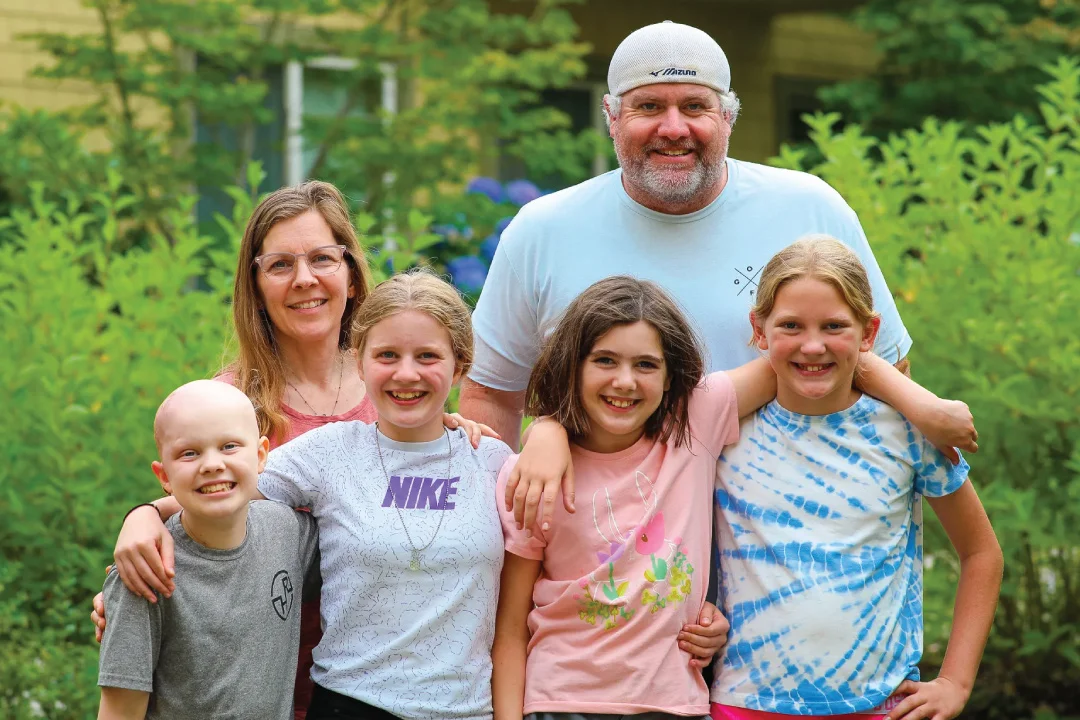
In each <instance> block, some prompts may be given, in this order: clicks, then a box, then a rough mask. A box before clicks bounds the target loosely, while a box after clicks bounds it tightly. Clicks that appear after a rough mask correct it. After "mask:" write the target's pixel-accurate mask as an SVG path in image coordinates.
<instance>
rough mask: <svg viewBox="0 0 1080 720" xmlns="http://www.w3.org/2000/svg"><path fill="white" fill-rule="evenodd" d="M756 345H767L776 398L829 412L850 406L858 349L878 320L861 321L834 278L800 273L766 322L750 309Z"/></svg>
mask: <svg viewBox="0 0 1080 720" xmlns="http://www.w3.org/2000/svg"><path fill="white" fill-rule="evenodd" d="M751 322H752V323H753V324H754V334H755V337H756V338H757V345H758V347H759V348H760V349H762V350H768V351H769V361H770V362H771V363H772V366H773V369H774V370H775V371H776V380H777V392H776V399H777V400H778V401H779V402H780V404H781V405H783V406H784V407H785V408H787V409H788V410H791V411H793V412H798V413H802V414H804V415H827V414H829V413H833V412H838V411H840V410H843V409H845V408H847V407H850V406H851V404H852V403H853V402H855V400H857V399H858V397H859V394H858V392H856V391H855V390H854V388H853V386H852V383H853V380H854V375H855V367H856V365H857V364H858V361H859V353H860V352H865V351H868V350H870V349H871V348H873V346H874V338H875V336H876V335H877V330H878V325H879V324H880V321H879V319H878V318H874V319H873V320H871V321H870V322H869V323H867V324H865V325H863V323H861V322H859V320H858V319H857V318H856V317H855V313H854V311H853V310H852V309H851V307H850V306H849V305H848V304H847V302H845V300H844V296H843V295H842V294H841V293H840V291H839V290H838V289H837V288H836V287H835V286H833V285H832V284H830V283H827V282H823V281H821V280H817V279H815V278H800V279H798V280H793V281H791V282H788V283H785V284H784V285H783V286H782V287H781V288H780V290H779V291H778V292H777V293H776V301H775V303H774V305H773V310H772V313H771V314H770V315H769V317H767V318H766V319H765V322H764V323H763V324H762V325H759V324H758V323H757V320H756V318H754V317H753V315H752V314H751Z"/></svg>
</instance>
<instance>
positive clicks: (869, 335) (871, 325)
mask: <svg viewBox="0 0 1080 720" xmlns="http://www.w3.org/2000/svg"><path fill="white" fill-rule="evenodd" d="M880 329H881V318H880V317H876V318H870V320H869V321H867V323H866V326H865V327H863V339H862V342H861V343H860V344H859V350H860V351H861V352H870V351H871V350H873V349H874V341H875V340H877V334H878V330H880Z"/></svg>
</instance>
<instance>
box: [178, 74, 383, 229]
mask: <svg viewBox="0 0 1080 720" xmlns="http://www.w3.org/2000/svg"><path fill="white" fill-rule="evenodd" d="M355 67H356V61H355V60H352V59H349V58H339V57H323V58H315V59H313V60H309V61H308V62H306V63H300V62H295V61H294V62H289V63H287V64H286V65H285V66H284V67H278V68H277V69H275V70H273V71H271V72H268V73H267V82H268V84H269V92H268V93H267V96H266V98H265V101H264V103H265V104H264V106H265V107H266V108H267V109H269V110H271V111H272V112H273V119H272V120H271V122H269V123H267V124H264V125H260V126H258V127H256V128H255V136H254V138H253V141H254V142H253V148H252V159H254V160H257V161H259V162H261V163H262V166H263V170H264V171H265V172H266V178H265V179H264V180H263V184H262V187H261V188H260V190H261V191H263V192H266V191H268V190H273V189H276V188H279V187H282V186H283V185H296V184H297V183H300V182H303V181H304V180H306V179H307V178H308V171H310V170H311V167H312V165H313V164H314V162H315V159H316V156H317V154H318V151H319V148H318V147H314V146H309V145H307V144H305V143H304V138H303V135H302V132H303V124H304V118H305V117H309V118H310V117H312V116H315V117H332V116H334V115H336V114H337V113H338V112H340V110H341V109H342V107H344V105H345V103H346V101H347V95H348V89H347V86H346V83H345V76H344V74H343V73H344V72H346V71H349V70H352V69H353V68H355ZM362 97H363V98H365V101H362V102H359V103H357V104H356V107H354V108H353V109H351V110H350V113H351V114H356V115H363V114H364V113H366V112H368V110H369V108H370V104H371V103H370V100H367V99H370V98H377V100H375V102H380V103H381V105H382V107H383V108H384V109H386V110H389V111H391V112H393V111H394V110H396V108H397V82H396V75H395V72H394V68H393V66H392V65H389V64H386V65H384V66H383V67H382V80H381V83H376V87H372V88H371V89H370V91H368V89H365V92H363V93H362ZM195 140H196V142H197V143H214V144H216V145H219V146H221V147H223V148H225V149H226V150H231V151H235V150H237V149H239V138H238V137H237V133H236V131H235V129H233V128H230V127H225V126H221V125H217V124H208V123H204V122H198V121H197V122H196V129H195ZM231 212H232V201H231V200H230V199H229V197H228V196H227V195H225V193H223V192H222V191H221V189H220V188H215V187H200V188H199V206H198V219H199V223H200V224H201V225H202V226H203V227H211V226H212V225H213V224H214V221H213V218H214V214H215V213H221V214H223V215H225V216H226V217H227V216H229V215H230V213H231Z"/></svg>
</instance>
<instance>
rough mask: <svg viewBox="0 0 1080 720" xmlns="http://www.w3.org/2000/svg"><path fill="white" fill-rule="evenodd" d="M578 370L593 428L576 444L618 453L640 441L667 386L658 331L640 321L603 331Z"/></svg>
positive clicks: (585, 404) (583, 405)
mask: <svg viewBox="0 0 1080 720" xmlns="http://www.w3.org/2000/svg"><path fill="white" fill-rule="evenodd" d="M580 373H581V379H580V383H579V387H580V392H581V405H582V407H583V408H584V410H585V414H586V415H587V416H588V418H589V432H588V434H587V435H586V436H585V437H582V438H578V439H577V440H576V442H577V443H578V444H579V445H581V446H582V447H583V448H585V449H586V450H592V451H594V452H604V453H610V452H618V451H619V450H624V449H626V448H628V447H630V446H631V445H633V444H634V443H635V442H637V441H638V439H639V438H640V437H641V436H642V434H644V432H645V423H646V421H647V420H648V419H649V417H650V416H651V415H652V414H653V413H654V412H656V409H657V408H658V407H660V401H661V400H663V398H664V392H665V391H666V390H667V389H668V387H669V381H668V374H667V366H666V363H665V362H664V349H663V346H662V345H661V343H660V333H658V332H657V331H656V328H654V327H653V326H652V325H650V324H649V323H647V322H643V321H640V320H639V321H638V322H635V323H632V324H629V325H616V326H615V327H613V328H612V329H611V330H609V331H607V332H606V333H604V334H603V335H601V336H600V337H599V338H598V339H597V341H596V343H595V344H594V345H593V347H592V350H591V351H590V352H589V354H588V355H586V356H585V359H584V360H583V361H582V364H581V369H580Z"/></svg>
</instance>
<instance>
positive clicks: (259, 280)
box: [254, 210, 355, 344]
mask: <svg viewBox="0 0 1080 720" xmlns="http://www.w3.org/2000/svg"><path fill="white" fill-rule="evenodd" d="M335 244H337V240H335V238H334V233H333V231H331V229H330V226H329V225H327V224H326V220H324V219H323V216H322V215H320V214H319V213H318V212H316V211H314V210H309V211H308V212H305V213H302V214H300V215H297V216H296V217H294V218H290V219H288V220H282V221H281V222H279V223H277V224H276V225H274V226H273V227H272V228H270V231H269V232H268V233H267V234H266V237H265V238H264V239H263V242H262V246H261V247H260V248H259V253H258V254H260V255H266V254H269V253H277V252H286V253H307V252H310V251H311V250H313V249H315V248H318V247H325V246H327V245H335ZM254 272H255V280H256V284H257V286H258V288H259V294H260V295H261V299H262V306H263V308H264V309H265V310H266V313H267V315H268V316H269V318H270V322H271V323H272V324H273V326H274V335H275V337H276V338H277V340H278V341H279V342H286V343H288V342H292V343H297V344H309V343H315V342H320V341H321V342H327V341H328V340H329V339H331V338H332V341H333V342H335V343H336V342H337V338H338V336H339V333H340V331H341V317H342V315H343V314H344V312H345V303H346V301H347V300H348V299H349V298H351V297H353V295H354V294H355V288H354V287H353V285H352V282H351V279H350V273H349V264H348V261H347V260H344V261H342V263H341V265H340V266H338V268H337V270H335V271H334V272H332V273H330V274H329V275H316V274H314V273H313V272H312V271H311V267H310V266H309V265H308V263H307V262H306V260H305V259H300V260H299V261H298V262H297V263H296V270H295V272H294V273H293V274H291V275H287V276H285V277H269V276H267V275H266V274H264V273H263V272H262V271H261V270H259V269H258V268H256V269H255V271H254Z"/></svg>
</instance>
